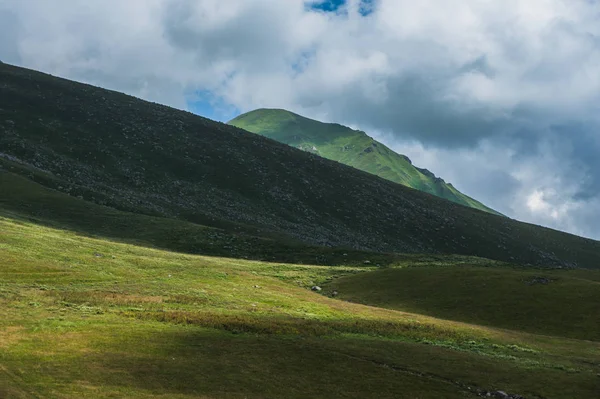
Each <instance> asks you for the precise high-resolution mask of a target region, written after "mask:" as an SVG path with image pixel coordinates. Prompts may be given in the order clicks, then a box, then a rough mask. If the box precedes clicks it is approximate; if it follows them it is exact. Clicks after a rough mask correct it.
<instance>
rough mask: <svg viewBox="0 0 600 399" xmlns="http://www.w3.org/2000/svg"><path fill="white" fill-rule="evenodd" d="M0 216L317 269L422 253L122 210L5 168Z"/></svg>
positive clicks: (101, 235)
mask: <svg viewBox="0 0 600 399" xmlns="http://www.w3.org/2000/svg"><path fill="white" fill-rule="evenodd" d="M0 187H10V189H9V190H0V216H4V217H7V218H11V219H19V220H21V221H27V222H33V223H36V224H40V225H44V226H47V227H52V228H58V229H66V230H70V231H74V232H76V233H79V234H82V235H86V236H90V237H97V238H104V239H109V240H113V241H119V242H125V243H131V244H136V245H142V246H150V247H154V248H159V249H164V250H170V251H176V252H184V253H190V254H198V255H206V256H219V257H228V258H239V259H251V260H262V261H270V262H281V263H295V264H316V265H329V266H333V265H340V264H344V265H353V264H354V265H363V264H365V263H367V264H370V265H377V264H379V265H381V266H387V265H390V264H393V263H397V262H399V261H402V260H409V259H413V258H415V257H418V255H400V254H382V253H373V252H364V251H357V250H353V249H347V248H329V247H318V246H310V245H303V244H302V243H300V242H298V241H294V240H292V239H289V238H287V237H285V236H282V235H279V236H278V239H277V240H276V239H274V238H273V235H274V234H273V233H270V232H260V231H257V230H256V229H254V230H255V231H256V232H257V234H259V235H252V234H250V233H249V232H248V230H249V228H246V227H242V226H234V225H232V226H230V229H228V230H226V229H223V228H216V227H208V226H203V225H200V224H195V223H191V222H187V221H183V220H177V219H169V218H163V217H156V216H148V215H142V214H136V213H129V212H123V211H119V210H116V209H113V208H109V207H106V206H101V205H97V204H94V203H92V202H88V201H84V200H81V199H78V198H75V197H71V196H69V195H66V194H63V193H60V192H58V191H55V190H51V189H48V188H46V187H44V186H42V185H40V184H37V183H35V182H33V181H31V180H28V179H25V178H23V177H21V176H18V175H15V174H12V173H7V172H2V171H1V170H0Z"/></svg>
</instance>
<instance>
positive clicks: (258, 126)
mask: <svg viewBox="0 0 600 399" xmlns="http://www.w3.org/2000/svg"><path fill="white" fill-rule="evenodd" d="M228 123H229V124H231V125H233V126H237V127H239V128H242V129H245V130H248V131H250V132H253V133H257V134H260V135H263V136H266V137H269V138H272V139H274V140H277V141H280V142H282V143H285V144H288V145H290V146H293V147H296V148H300V149H302V150H305V151H309V152H312V153H315V154H317V155H320V156H322V157H325V158H327V159H331V160H334V161H337V162H341V163H343V164H345V165H349V166H352V167H354V168H357V169H360V170H363V171H365V172H368V173H371V174H374V175H377V176H380V177H383V178H384V179H387V180H390V181H393V182H395V183H399V184H402V185H404V186H407V187H411V188H414V189H417V190H420V191H424V192H426V193H429V194H433V195H436V196H438V197H441V198H444V199H447V200H450V201H452V202H456V203H457V204H461V205H465V206H468V207H471V208H475V209H479V210H482V211H486V212H490V213H493V214H499V213H498V212H496V211H494V210H493V209H490V208H488V207H486V206H485V205H483V204H482V203H480V202H479V201H476V200H474V199H473V198H470V197H469V196H467V195H465V194H463V193H461V192H459V191H458V190H456V188H454V187H453V186H452V185H451V184H447V183H446V182H444V181H443V180H442V179H440V178H437V177H436V176H435V175H433V173H431V172H429V171H428V170H426V169H420V168H417V167H415V166H413V164H412V162H411V161H410V159H408V157H406V156H405V155H400V154H397V153H395V152H394V151H392V150H391V149H389V148H388V147H386V146H385V145H383V144H381V143H380V142H378V141H376V140H374V139H373V138H372V137H369V136H367V134H366V133H365V132H362V131H358V130H353V129H350V128H348V127H346V126H342V125H339V124H337V123H322V122H319V121H316V120H312V119H308V118H305V117H302V116H300V115H297V114H294V113H292V112H289V111H286V110H282V109H257V110H255V111H251V112H248V113H245V114H242V115H240V116H238V117H236V118H235V119H233V120H231V121H229V122H228Z"/></svg>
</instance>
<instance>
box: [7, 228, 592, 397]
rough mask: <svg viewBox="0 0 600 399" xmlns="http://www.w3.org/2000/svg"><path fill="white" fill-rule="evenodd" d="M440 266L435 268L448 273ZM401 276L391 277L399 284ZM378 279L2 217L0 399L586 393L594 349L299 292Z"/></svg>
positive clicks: (348, 270)
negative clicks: (135, 241)
mask: <svg viewBox="0 0 600 399" xmlns="http://www.w3.org/2000/svg"><path fill="white" fill-rule="evenodd" d="M415 259H416V258H415ZM418 259H419V263H420V264H421V266H422V267H425V268H429V269H427V270H429V271H430V272H431V273H436V270H438V267H439V266H440V265H444V260H443V259H444V258H442V257H439V256H432V257H426V256H423V257H420V258H418ZM447 259H448V261H447V263H445V266H447V267H449V268H453V267H456V266H452V265H453V264H461V263H462V262H463V261H461V260H460V259H456V258H452V257H449V258H447ZM406 262H407V261H404V262H399V263H398V264H397V265H395V266H394V267H402V269H401V270H405V268H406V266H408V265H407V263H406ZM477 262H480V263H485V261H484V260H477ZM427 264H429V265H430V266H423V265H427ZM431 265H437V266H438V267H434V266H431ZM490 265H495V264H494V263H490ZM392 266H393V265H392ZM378 269H379V268H378V267H377V266H372V265H362V266H343V265H342V266H312V265H294V264H283V263H269V262H261V261H249V260H243V259H229V258H219V257H207V256H196V255H187V254H181V253H175V252H168V251H163V250H158V249H153V248H147V247H140V246H135V245H131V244H123V243H117V242H110V241H106V240H102V239H96V238H89V237H86V236H82V235H78V234H75V233H72V232H69V231H65V230H59V229H52V228H48V227H43V226H40V225H36V224H34V223H30V222H24V221H22V220H17V219H14V218H11V217H7V216H5V217H1V218H0V366H1V369H0V376H1V377H2V379H3V380H2V382H3V386H2V385H0V386H2V388H0V394H4V396H6V397H28V396H31V395H34V396H36V395H37V396H43V397H82V396H85V395H87V396H90V397H153V396H161V395H163V396H164V397H240V398H241V397H273V398H277V397H306V395H310V396H314V397H326V396H327V397H332V396H333V397H365V396H372V397H390V398H392V397H398V392H404V393H406V395H404V396H405V397H421V398H439V397H444V398H453V397H456V398H461V397H465V395H468V392H469V389H468V387H471V388H472V389H473V390H477V389H479V390H488V389H489V390H491V389H502V390H506V391H509V392H516V393H520V394H521V395H524V396H526V395H527V394H529V396H526V397H530V396H531V397H536V396H533V395H537V396H539V397H548V398H554V397H557V398H571V397H591V396H589V395H592V392H595V391H594V389H595V388H596V384H597V379H598V377H596V374H597V373H599V372H600V366H599V359H600V346H599V345H598V344H596V343H592V342H588V341H577V340H569V339H565V338H560V337H552V336H544V335H531V334H524V333H521V332H518V331H510V330H499V329H493V328H490V327H480V326H477V325H473V324H465V323H460V322H455V321H450V320H443V319H436V318H433V317H429V316H423V315H419V314H416V313H410V312H409V313H407V312H400V311H397V310H391V309H384V308H376V307H370V306H364V305H360V304H356V303H350V302H345V301H341V300H339V299H336V298H330V297H328V296H327V295H321V294H318V293H314V292H312V291H310V287H311V286H312V285H323V286H325V287H327V286H328V284H329V285H333V284H337V283H338V281H339V282H340V283H341V282H344V281H346V280H347V279H354V278H356V279H358V278H364V279H365V280H364V281H365V282H368V281H369V276H371V275H372V274H370V273H371V272H372V271H376V270H378ZM439 270H446V269H445V268H441V269H439ZM489 270H494V271H495V272H496V271H497V270H505V269H489ZM506 270H507V272H506V273H507V275H510V273H513V272H514V270H512V269H506ZM375 273H379V272H375ZM499 273H502V272H501V271H500V272H499ZM376 275H377V274H373V276H376ZM351 276H354V277H351ZM328 289H329V288H327V289H326V290H325V291H324V293H328V291H327V290H328ZM482 369H483V370H487V372H482V371H481V370H482ZM573 394H575V395H578V396H572V395H573ZM400 397H402V396H400Z"/></svg>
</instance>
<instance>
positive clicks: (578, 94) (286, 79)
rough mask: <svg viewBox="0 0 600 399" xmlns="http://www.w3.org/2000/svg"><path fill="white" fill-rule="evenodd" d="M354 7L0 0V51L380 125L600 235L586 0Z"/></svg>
mask: <svg viewBox="0 0 600 399" xmlns="http://www.w3.org/2000/svg"><path fill="white" fill-rule="evenodd" d="M359 8H360V2H359V1H358V0H352V1H349V2H348V5H347V7H346V9H345V10H344V11H345V12H337V13H325V12H314V11H310V10H309V9H308V7H307V6H306V2H305V1H303V0H287V1H281V0H252V1H249V0H128V1H120V0H63V1H61V2H49V1H45V0H27V1H20V0H0V59H3V60H4V61H6V62H13V63H17V64H21V65H24V66H28V67H32V68H35V69H40V70H43V71H47V72H50V73H53V74H57V75H61V76H65V77H69V78H73V79H78V80H84V81H87V82H91V83H94V84H98V85H101V86H104V87H108V88H112V89H117V90H122V91H125V92H128V93H131V94H134V95H138V96H141V97H143V98H146V99H150V100H153V101H159V102H162V103H166V104H169V105H173V106H176V107H179V108H186V107H187V106H188V103H189V101H190V100H191V99H193V98H194V96H195V93H196V92H203V93H205V92H207V91H209V92H211V93H212V95H213V96H215V97H217V98H221V100H222V101H221V102H224V103H229V104H231V105H233V106H235V107H237V108H238V109H240V110H242V111H245V110H250V109H253V108H256V107H261V106H269V107H283V108H288V109H291V110H294V111H297V112H301V113H304V114H306V115H308V116H313V117H317V118H321V119H326V120H330V121H336V122H340V123H346V124H351V125H353V126H357V127H360V128H362V129H364V130H367V131H374V132H378V134H379V135H380V136H381V137H386V138H387V139H386V141H387V142H388V143H392V144H393V146H394V147H396V148H397V149H398V150H399V151H400V152H405V153H407V154H408V155H409V156H411V157H413V158H415V163H417V164H419V165H423V166H426V167H428V168H430V169H432V170H433V171H434V172H436V173H438V174H440V175H442V176H443V177H444V178H446V179H447V180H449V181H452V182H453V183H455V185H456V186H457V187H458V188H459V189H463V190H465V191H466V192H467V193H468V194H470V195H472V196H474V197H476V198H478V199H481V200H482V201H483V202H485V203H487V204H489V205H491V206H493V207H496V208H497V209H499V210H500V211H502V212H505V213H506V214H508V215H510V216H513V217H518V218H520V219H523V220H527V221H532V222H535V223H542V224H546V225H550V226H553V227H557V228H561V229H568V230H569V231H573V232H577V233H581V234H586V235H589V236H594V237H600V227H596V226H600V216H598V215H600V213H599V212H597V211H598V210H600V205H599V204H600V172H599V171H600V157H599V156H598V152H599V151H600V137H599V133H598V132H600V129H599V127H600V121H599V120H598V118H599V115H600V113H599V112H598V111H599V110H598V107H599V105H600V24H599V23H598V22H600V18H599V15H600V5H599V4H598V2H591V1H586V0H528V1H520V0H504V1H497V0H455V1H452V2H449V1H446V0H422V1H412V0H379V1H376V2H375V6H374V9H373V12H372V13H370V14H369V15H368V16H366V17H365V16H362V15H361V14H360V11H359ZM407 143H408V144H407ZM403 149H404V150H406V151H403Z"/></svg>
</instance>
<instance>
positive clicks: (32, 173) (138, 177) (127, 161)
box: [0, 64, 600, 267]
mask: <svg viewBox="0 0 600 399" xmlns="http://www.w3.org/2000/svg"><path fill="white" fill-rule="evenodd" d="M0 165H3V167H4V168H5V169H6V168H9V167H13V168H14V167H15V166H14V165H18V166H19V167H16V168H15V170H14V173H18V174H20V175H21V176H24V177H27V178H29V179H32V180H34V181H35V182H37V183H39V184H42V185H44V186H46V187H49V188H52V189H55V190H58V191H61V192H63V193H68V194H70V195H72V196H75V197H81V198H82V199H85V200H87V201H92V202H95V203H97V204H102V205H107V206H110V207H114V208H117V209H119V210H126V211H130V212H135V213H143V214H150V215H157V216H164V217H171V218H178V219H182V220H187V221H191V222H194V223H201V224H205V225H209V226H213V227H215V226H216V227H222V228H225V229H228V230H232V231H237V230H239V231H244V232H247V233H252V234H253V235H255V236H269V237H291V238H293V239H294V240H299V241H302V242H304V243H310V244H317V245H324V246H345V247H351V248H356V249H365V250H374V251H387V252H411V253H425V252H429V253H456V254H463V255H476V256H482V257H487V258H492V259H497V260H502V261H509V262H519V263H524V264H526V263H530V264H534V265H543V266H553V265H554V266H582V267H599V266H600V243H599V242H597V241H593V240H588V239H584V238H580V237H576V236H573V235H570V234H565V233H561V232H558V231H555V230H551V229H546V228H540V227H538V226H534V225H530V224H525V223H520V222H516V221H513V220H510V219H508V218H505V217H500V216H496V215H492V214H489V213H486V212H482V211H479V210H476V209H471V208H467V207H464V206H461V205H458V204H454V203H452V202H449V201H445V200H443V199H440V198H438V197H435V196H432V195H430V194H427V193H423V192H419V191H417V190H413V189H409V188H407V187H404V186H402V185H399V184H395V183H393V182H391V181H388V180H385V179H382V178H379V177H377V176H373V175H371V174H369V173H365V172H362V171H360V170H357V169H354V168H351V167H349V166H346V165H343V164H340V163H338V162H334V161H330V160H327V159H324V158H322V157H319V156H316V155H314V154H310V153H308V152H305V151H300V150H298V149H294V148H292V147H290V146H288V145H285V144H282V143H278V142H276V141H274V140H271V139H268V138H265V137H261V136H259V135H256V134H252V133H248V132H246V131H244V130H241V129H238V128H236V127H233V126H228V125H225V124H221V123H217V122H213V121H210V120H208V119H205V118H201V117H198V116H196V115H193V114H191V113H188V112H182V111H177V110H174V109H172V108H169V107H165V106H161V105H157V104H152V103H148V102H145V101H141V100H139V99H136V98H133V97H130V96H126V95H123V94H120V93H116V92H112V91H108V90H103V89H100V88H96V87H92V86H89V85H84V84H79V83H75V82H71V81H67V80H64V79H58V78H55V77H52V76H49V75H45V74H41V73H38V72H34V71H30V70H26V69H22V68H17V67H13V66H10V65H6V64H4V65H0ZM0 189H2V190H10V187H0Z"/></svg>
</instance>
